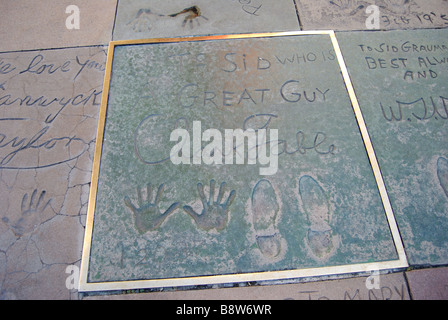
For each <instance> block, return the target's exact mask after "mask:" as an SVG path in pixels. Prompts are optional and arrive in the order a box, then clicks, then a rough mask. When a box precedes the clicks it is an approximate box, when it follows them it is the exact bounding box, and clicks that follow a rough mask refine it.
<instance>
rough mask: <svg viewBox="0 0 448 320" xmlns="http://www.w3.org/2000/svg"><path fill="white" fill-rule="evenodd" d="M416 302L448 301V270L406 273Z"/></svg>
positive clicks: (425, 270)
mask: <svg viewBox="0 0 448 320" xmlns="http://www.w3.org/2000/svg"><path fill="white" fill-rule="evenodd" d="M406 278H407V279H408V283H409V289H410V291H411V294H412V299H414V300H448V268H432V269H422V270H414V271H410V272H406Z"/></svg>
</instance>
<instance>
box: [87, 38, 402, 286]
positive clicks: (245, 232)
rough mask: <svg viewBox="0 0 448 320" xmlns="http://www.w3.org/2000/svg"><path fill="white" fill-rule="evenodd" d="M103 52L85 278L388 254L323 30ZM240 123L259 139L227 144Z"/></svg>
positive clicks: (176, 274) (350, 261)
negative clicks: (101, 113) (102, 106)
mask: <svg viewBox="0 0 448 320" xmlns="http://www.w3.org/2000/svg"><path fill="white" fill-rule="evenodd" d="M113 59H114V61H113V67H112V71H111V73H110V74H111V78H110V83H109V84H108V85H109V88H110V92H109V95H108V98H109V100H108V103H107V115H106V118H105V123H106V125H105V127H104V139H103V144H102V145H101V147H102V149H101V150H102V155H101V158H97V159H95V161H100V168H101V169H100V170H99V172H98V190H97V192H95V194H96V203H95V211H91V212H89V214H92V215H93V214H94V216H92V218H91V219H92V220H93V221H94V223H93V234H92V238H91V239H92V242H91V247H90V251H86V252H89V253H90V257H84V259H83V261H84V263H87V262H88V263H89V264H88V266H87V265H85V266H86V269H87V270H88V277H87V279H86V280H85V281H86V283H87V284H92V285H95V284H98V285H99V286H101V284H102V283H104V282H114V283H115V284H116V285H117V286H120V285H123V284H126V282H128V281H131V280H149V281H150V280H157V279H179V278H182V277H195V278H196V279H197V284H200V283H201V282H200V281H201V277H202V276H216V275H223V274H224V275H226V274H227V275H228V274H231V275H235V278H234V280H232V281H231V282H238V281H245V280H244V279H245V278H244V277H245V276H246V277H247V275H245V274H251V273H255V272H269V271H271V272H273V271H281V270H297V269H305V268H314V267H329V266H333V267H334V266H340V267H341V269H340V272H343V271H344V268H343V266H344V265H355V264H361V263H369V262H380V261H391V260H393V261H397V259H398V257H397V250H396V248H395V246H394V242H393V239H392V237H391V232H390V229H389V225H388V223H387V220H386V214H385V209H384V207H383V203H382V200H381V198H380V195H379V192H378V187H377V184H376V181H375V178H374V175H373V171H372V168H371V166H370V163H369V159H368V158H367V155H366V150H365V147H364V144H363V140H362V137H361V134H360V131H359V127H358V124H357V121H356V118H355V116H354V113H353V109H352V105H351V103H350V99H349V97H348V94H347V90H346V87H345V85H344V81H343V78H342V77H341V73H340V72H341V70H340V66H339V64H338V62H337V60H336V56H335V51H334V48H333V46H332V42H331V39H330V35H329V34H316V35H298V36H286V37H277V38H269V37H266V38H254V39H236V40H211V41H203V42H196V41H190V42H179V43H162V44H155V43H150V44H139V45H131V44H130V45H118V46H116V47H115V49H114V58H113ZM175 129H179V130H181V129H182V130H183V131H182V133H183V134H185V137H183V138H182V141H180V140H179V138H180V137H179V136H177V137H176V134H178V133H176V132H175V131H176V130H175ZM238 129H239V130H240V131H243V130H246V129H251V130H252V131H251V132H252V134H253V135H254V134H256V133H257V134H258V137H257V138H256V139H258V140H257V141H258V144H257V146H255V145H254V139H250V141H251V142H250V143H249V142H247V141H248V139H245V140H244V141H243V142H241V141H240V140H239V139H237V141H240V142H237V144H238V148H237V147H233V146H231V147H230V148H231V149H230V151H229V150H226V149H225V148H228V147H224V146H223V142H222V138H224V134H225V132H226V131H228V130H231V131H233V130H238ZM262 129H263V130H267V131H266V132H265V131H263V130H262ZM268 129H269V130H268ZM271 129H274V130H272V131H275V132H277V133H278V136H274V135H272V136H271V135H270V133H269V132H270V130H271ZM100 130H102V128H100ZM206 130H207V131H206ZM100 132H102V131H100ZM185 132H186V133H185ZM202 132H204V134H207V133H210V134H211V133H213V135H214V136H213V141H214V144H213V148H212V144H211V143H210V144H208V143H206V141H210V139H208V140H207V138H205V137H203V138H201V135H202ZM173 134H174V135H173ZM226 134H227V133H226ZM263 134H266V136H263ZM273 134H274V133H273ZM186 135H188V137H187V136H186ZM263 137H264V138H263ZM190 139H193V140H191V141H196V142H194V145H193V142H191V141H190ZM263 139H267V140H265V143H263ZM176 141H178V143H176ZM197 141H199V142H197ZM232 141H233V140H232ZM247 143H249V145H247ZM241 144H243V150H241V148H240V145H241ZM266 144H268V145H269V146H277V147H278V149H277V151H275V150H274V149H270V150H271V151H267V152H268V153H269V154H270V155H271V156H270V157H271V158H274V157H273V155H275V156H276V157H278V163H277V164H278V166H277V164H274V163H273V162H270V161H269V164H268V163H267V162H265V160H263V161H262V159H264V158H263V154H262V153H260V152H262V151H260V150H262V148H261V147H263V146H265V145H266ZM244 145H247V148H246V147H244ZM180 146H182V150H181V152H180V149H179V150H177V151H173V150H176V148H179V147H180ZM184 146H185V149H184ZM260 146H261V147H260ZM191 147H193V149H191ZM173 148H174V149H173ZM255 149H258V151H257V152H258V153H257V154H258V156H257V155H254V154H253V152H254V151H256V150H255ZM191 150H193V151H191ZM225 150H226V151H225ZM233 152H236V153H238V155H239V156H241V157H242V162H241V161H240V160H241V159H239V160H238V163H236V160H234V157H235V158H238V157H239V156H238V155H234V154H233ZM180 154H181V155H180ZM226 154H230V155H231V156H232V157H231V159H228V156H226V160H224V159H223V158H224V156H225V155H226ZM198 155H199V158H198ZM211 157H212V158H213V159H211ZM228 160H231V161H228ZM258 160H259V161H258ZM272 160H273V159H272ZM268 167H271V169H272V171H268V170H267V169H268ZM321 272H322V271H321ZM171 283H173V284H171ZM171 283H170V285H174V286H176V280H173V282H171ZM177 283H179V281H178V282H177ZM141 285H142V286H144V285H148V284H147V283H145V284H141Z"/></svg>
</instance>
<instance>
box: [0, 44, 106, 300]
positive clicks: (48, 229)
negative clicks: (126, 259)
mask: <svg viewBox="0 0 448 320" xmlns="http://www.w3.org/2000/svg"><path fill="white" fill-rule="evenodd" d="M106 49H107V48H106V47H92V48H77V49H59V50H44V51H30V52H14V53H4V54H0V198H1V203H2V206H1V208H0V252H1V253H2V254H1V255H0V264H1V267H0V296H1V297H2V298H17V299H31V298H33V299H58V298H64V299H68V298H70V291H69V290H68V289H67V288H66V286H65V278H67V277H68V276H69V274H66V273H65V268H66V267H67V266H68V265H72V264H75V263H76V262H78V261H79V260H80V257H81V246H82V239H83V234H84V225H83V223H84V220H85V215H86V213H87V211H86V206H87V201H88V194H89V185H90V178H91V170H92V169H91V166H92V161H93V149H94V145H95V137H96V128H97V121H98V120H97V119H98V112H99V105H100V101H101V95H102V83H103V77H104V69H105V59H106Z"/></svg>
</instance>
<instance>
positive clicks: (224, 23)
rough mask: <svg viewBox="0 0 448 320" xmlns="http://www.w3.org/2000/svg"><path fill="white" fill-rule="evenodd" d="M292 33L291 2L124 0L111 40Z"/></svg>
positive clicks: (294, 19) (296, 25) (296, 26)
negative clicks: (276, 32)
mask: <svg viewBox="0 0 448 320" xmlns="http://www.w3.org/2000/svg"><path fill="white" fill-rule="evenodd" d="M185 9H186V10H185ZM294 30H299V23H298V19H297V15H296V10H295V6H294V2H293V1H292V0H277V1H275V2H274V1H267V0H231V1H220V0H196V1H193V0H187V1H184V0H176V1H161V0H158V1H149V2H148V1H145V0H127V1H119V3H118V9H117V18H116V23H115V28H114V40H127V39H145V38H158V37H180V36H187V35H208V34H224V33H247V32H263V31H294Z"/></svg>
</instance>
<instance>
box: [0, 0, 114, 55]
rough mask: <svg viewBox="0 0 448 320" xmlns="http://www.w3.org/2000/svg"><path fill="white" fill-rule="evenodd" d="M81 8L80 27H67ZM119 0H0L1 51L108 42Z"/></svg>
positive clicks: (105, 43)
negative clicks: (70, 8) (0, 15)
mask: <svg viewBox="0 0 448 320" xmlns="http://www.w3.org/2000/svg"><path fill="white" fill-rule="evenodd" d="M70 5H76V6H77V7H78V9H79V22H80V24H79V29H67V26H66V21H67V19H68V20H69V25H70V23H73V20H72V18H71V17H72V14H73V13H74V11H72V10H69V11H68V13H66V11H67V10H66V9H67V7H68V6H70ZM116 5H117V0H95V1H90V0H79V1H71V0H58V1H55V0H40V1H29V0H16V1H8V0H2V1H1V5H0V6H1V11H2V18H1V20H0V39H1V42H0V52H4V51H19V50H32V49H47V48H62V47H76V46H87V45H101V44H102V45H107V44H108V43H109V41H110V40H111V38H112V28H113V25H114V19H115V8H116Z"/></svg>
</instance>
